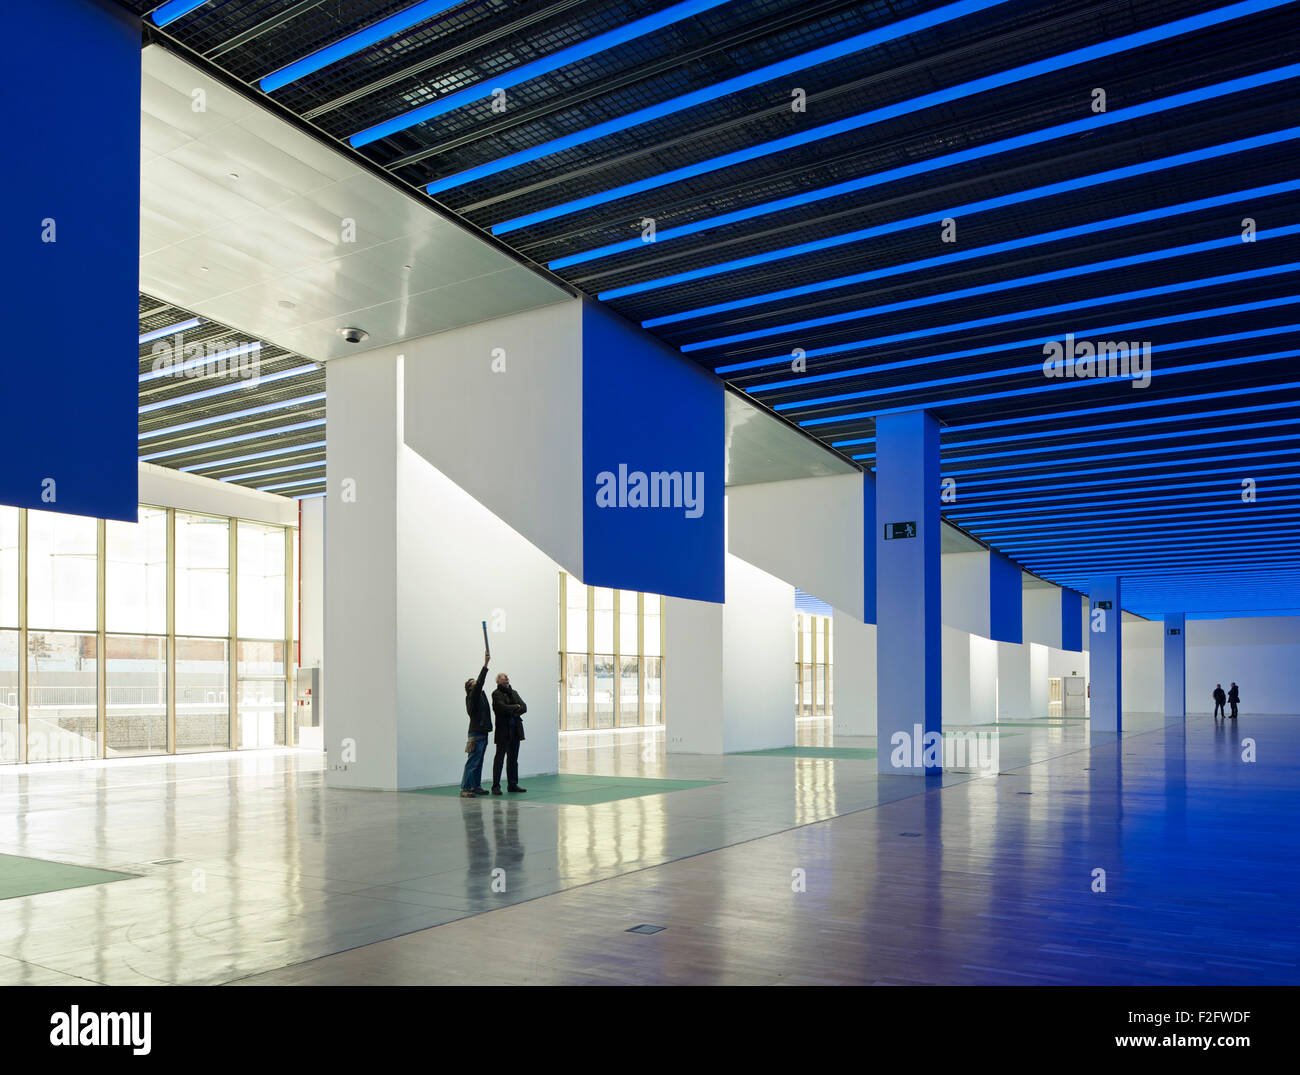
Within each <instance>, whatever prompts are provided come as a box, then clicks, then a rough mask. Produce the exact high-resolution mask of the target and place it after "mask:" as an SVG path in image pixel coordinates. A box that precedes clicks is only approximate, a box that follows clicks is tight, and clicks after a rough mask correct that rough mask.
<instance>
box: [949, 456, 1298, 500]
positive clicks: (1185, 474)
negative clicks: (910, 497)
mask: <svg viewBox="0 0 1300 1075" xmlns="http://www.w3.org/2000/svg"><path fill="white" fill-rule="evenodd" d="M1233 458H1234V457H1233V456H1231V455H1229V454H1227V453H1225V454H1224V455H1223V456H1222V457H1221V458H1218V459H1190V460H1184V461H1183V463H1180V465H1179V468H1178V476H1179V477H1180V478H1193V477H1196V478H1216V477H1222V476H1223V475H1225V474H1227V475H1234V474H1235V475H1240V474H1241V470H1240V468H1238V467H1236V466H1232V467H1210V468H1207V469H1202V470H1197V469H1196V466H1195V465H1196V464H1198V463H1226V462H1229V461H1232V460H1233ZM1236 458H1237V459H1240V460H1248V459H1271V460H1274V461H1275V462H1280V460H1278V459H1277V453H1276V452H1243V453H1242V454H1241V455H1240V456H1237V457H1236ZM1058 464H1059V460H1058ZM1132 469H1134V468H1133V467H1131V466H1129V467H1112V466H1107V467H1106V470H1107V474H1106V477H1104V478H1095V479H1093V480H1091V481H1079V480H1078V478H1077V471H1065V472H1058V473H1056V474H1034V475H1032V476H1030V477H1026V478H1018V477H1016V476H1014V475H1007V476H1005V477H1001V478H990V479H989V480H988V481H980V480H979V479H978V478H965V477H963V478H962V481H961V483H960V485H959V488H960V489H961V491H962V495H963V497H964V498H965V499H968V500H969V499H970V498H971V497H972V496H974V498H975V499H976V500H977V501H978V502H979V503H985V502H986V501H987V500H988V498H990V497H999V496H1002V495H1003V494H1004V493H1005V492H1008V491H1012V492H1020V491H1022V490H1023V491H1029V490H1030V489H1031V488H1032V489H1033V490H1034V491H1039V490H1038V488H1037V487H1036V486H1031V485H1030V483H1031V482H1043V481H1059V482H1062V483H1068V486H1069V488H1070V489H1102V488H1106V489H1109V488H1111V487H1112V486H1117V485H1133V486H1136V485H1138V484H1139V483H1141V482H1149V481H1150V480H1151V475H1150V474H1130V475H1129V476H1128V477H1125V478H1120V477H1116V476H1115V474H1114V472H1115V471H1119V470H1132ZM1146 469H1148V470H1149V469H1150V468H1146ZM1251 476H1252V477H1255V478H1256V480H1257V481H1261V482H1262V481H1264V479H1263V478H1259V477H1257V476H1256V475H1253V474H1252V475H1251ZM1292 476H1294V477H1296V478H1300V472H1296V473H1295V474H1294V475H1291V474H1270V475H1268V479H1269V480H1272V479H1275V478H1288V477H1292ZM944 477H946V478H949V477H954V475H951V474H945V475H944ZM1141 488H1143V489H1161V488H1167V489H1177V488H1180V487H1179V486H1175V485H1168V486H1160V485H1153V486H1141ZM971 490H974V493H973V494H972V492H971ZM1046 491H1048V492H1052V491H1054V490H1046ZM1117 492H1128V490H1117ZM1237 492H1241V485H1240V482H1238V485H1237Z"/></svg>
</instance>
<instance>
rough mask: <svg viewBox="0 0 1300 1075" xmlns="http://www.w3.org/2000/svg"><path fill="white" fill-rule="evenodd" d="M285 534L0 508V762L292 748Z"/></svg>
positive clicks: (158, 518)
mask: <svg viewBox="0 0 1300 1075" xmlns="http://www.w3.org/2000/svg"><path fill="white" fill-rule="evenodd" d="M295 536H296V534H295V532H294V531H293V530H292V528H287V527H284V526H275V525H270V524H266V523H259V522H250V521H247V520H234V519H228V518H224V517H219V516H213V515H202V514H197V513H191V512H185V511H178V510H174V509H167V508H156V507H149V506H144V505H142V506H141V507H140V509H139V514H138V517H137V519H136V521H135V522H120V521H114V520H108V521H104V520H98V519H88V518H83V517H80V516H73V515H61V514H58V513H56V512H46V511H35V510H18V509H14V508H0V764H13V763H15V762H24V761H30V762H39V761H60V760H75V759H90V758H113V757H120V756H130V755H142V754H166V753H186V752H192V751H201V750H204V751H206V750H227V749H230V748H231V747H233V746H250V747H252V746H270V745H276V744H288V743H290V742H292V738H291V736H292V732H291V729H290V728H289V726H288V723H287V721H286V709H287V707H286V700H287V698H288V697H289V693H290V684H291V677H292V662H293V659H294V654H295V650H294V649H293V648H292V643H293V638H292V637H290V636H291V635H296V633H297V618H296V615H291V614H290V611H291V609H292V610H293V611H294V612H296V603H297V570H296V566H294V565H295V563H296V562H295V560H294V559H293V558H292V557H293V556H294V554H295V553H296V542H295V541H293V540H292V538H293V537H295ZM24 571H25V577H24ZM24 587H25V593H26V599H25V600H22V594H23V593H24ZM232 609H234V610H236V613H237V619H234V620H232V617H231V610H232Z"/></svg>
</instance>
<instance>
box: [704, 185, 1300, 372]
mask: <svg viewBox="0 0 1300 1075" xmlns="http://www.w3.org/2000/svg"><path fill="white" fill-rule="evenodd" d="M1277 185H1278V186H1282V185H1283V184H1277ZM1286 185H1287V186H1292V187H1295V188H1297V189H1300V184H1286ZM1066 230H1071V231H1074V230H1075V229H1066ZM1086 230H1087V228H1086V226H1085V227H1084V228H1081V229H1078V231H1079V232H1086ZM1298 234H1300V224H1289V225H1286V226H1285V227H1281V228H1270V229H1268V230H1267V231H1266V232H1265V231H1260V232H1257V236H1258V238H1259V239H1260V240H1261V241H1262V240H1263V239H1265V238H1270V239H1278V238H1282V237H1284V236H1287V235H1298ZM1240 245H1241V235H1240V234H1236V235H1225V236H1221V237H1219V238H1217V239H1206V240H1205V241H1203V242H1199V243H1187V244H1185V245H1183V246H1172V247H1168V248H1167V249H1165V250H1149V251H1146V252H1144V253H1141V254H1128V255H1126V256H1124V257H1119V258H1108V259H1106V260H1105V261H1094V262H1090V263H1089V264H1086V265H1071V266H1069V267H1068V268H1065V269H1053V270H1051V271H1050V272H1040V273H1033V274H1031V275H1030V276H1018V277H1015V278H1014V279H1011V280H995V281H994V282H992V283H988V284H977V285H975V286H973V287H963V288H958V289H957V290H956V291H941V292H939V293H937V294H934V295H922V296H921V297H919V298H915V299H902V300H900V301H898V302H887V303H881V304H879V305H876V306H868V307H863V308H861V309H857V310H846V311H844V312H843V313H838V314H827V315H826V316H823V317H809V318H805V319H804V320H802V321H788V322H786V323H785V324H783V325H771V326H769V327H767V328H760V329H751V330H750V331H749V332H734V333H732V334H731V335H729V336H716V337H714V338H713V339H709V340H698V341H695V342H693V343H684V344H682V346H681V350H682V351H683V353H685V354H690V353H691V352H694V351H707V350H713V349H715V348H718V347H726V346H728V345H730V344H733V343H748V342H750V341H752V340H761V339H764V338H766V337H768V336H781V335H785V334H787V333H792V332H802V331H805V330H807V329H813V328H825V327H827V326H828V325H840V324H843V323H844V322H846V321H862V320H865V319H866V318H869V317H877V316H881V315H883V314H887V313H898V312H899V311H900V310H916V309H920V308H922V307H925V306H939V305H943V304H945V303H950V302H959V301H961V300H962V299H970V298H975V297H977V296H980V295H996V294H998V293H999V292H1002V291H1015V290H1017V289H1019V288H1022V287H1034V286H1036V285H1037V284H1047V283H1053V282H1055V281H1057V280H1071V279H1074V278H1075V277H1078V276H1091V275H1092V274H1094V273H1099V272H1109V271H1111V270H1112V269H1126V268H1130V267H1131V266H1134V265H1147V264H1150V263H1151V262H1153V261H1168V260H1169V259H1171V258H1181V257H1187V256H1189V255H1191V254H1204V253H1207V252H1208V251H1210V250H1223V249H1224V248H1226V247H1238V246H1240ZM1131 294H1138V293H1137V292H1132V293H1131ZM1097 301H1098V300H1095V299H1088V300H1080V302H1082V303H1083V304H1084V305H1096V303H1097ZM1101 301H1106V300H1105V299H1103V300H1101ZM1115 301H1118V302H1123V301H1127V300H1125V299H1117V300H1115ZM1066 305H1071V306H1074V307H1075V308H1078V306H1079V303H1078V302H1076V303H1072V304H1066ZM1043 309H1045V310H1047V311H1048V312H1054V311H1052V309H1051V308H1050V307H1044V308H1043Z"/></svg>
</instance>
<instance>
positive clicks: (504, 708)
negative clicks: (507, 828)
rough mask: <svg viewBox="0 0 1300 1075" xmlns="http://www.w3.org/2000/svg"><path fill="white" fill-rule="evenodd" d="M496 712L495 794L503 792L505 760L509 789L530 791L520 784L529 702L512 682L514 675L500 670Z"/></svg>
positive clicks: (493, 703)
mask: <svg viewBox="0 0 1300 1075" xmlns="http://www.w3.org/2000/svg"><path fill="white" fill-rule="evenodd" d="M492 712H493V713H495V714H496V718H497V734H496V744H497V752H496V754H495V755H494V756H493V758H492V794H493V795H500V794H501V763H502V762H505V765H506V790H507V791H513V792H521V791H527V790H528V789H527V788H521V787H520V786H519V744H520V743H522V742H523V739H524V722H523V715H524V714H525V713H527V712H528V706H526V705H525V704H524V700H523V699H522V698H520V697H519V692H518V691H517V690H515V689H514V687H512V686H510V677H509V676H508V675H506V674H505V673H504V672H498V673H497V689H496V690H494V691H493V692H492Z"/></svg>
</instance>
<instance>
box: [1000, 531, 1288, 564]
mask: <svg viewBox="0 0 1300 1075" xmlns="http://www.w3.org/2000/svg"><path fill="white" fill-rule="evenodd" d="M1210 536H1211V537H1213V536H1215V535H1213V534H1211V535H1210ZM1217 547H1218V546H1216V544H1215V543H1213V542H1207V541H1206V535H1205V534H1189V535H1187V536H1185V537H1182V538H1180V539H1178V540H1172V539H1169V540H1162V541H1160V542H1158V543H1157V544H1151V543H1150V542H1145V541H1144V542H1143V543H1142V549H1143V551H1144V552H1178V551H1185V552H1197V551H1199V550H1202V549H1204V550H1206V551H1213V550H1215V549H1216V548H1217ZM1231 547H1232V548H1234V549H1244V550H1252V549H1253V550H1258V549H1270V550H1277V549H1286V550H1291V549H1294V550H1296V551H1300V539H1294V538H1293V539H1292V540H1290V541H1287V540H1285V539H1271V540H1270V539H1268V538H1259V539H1251V538H1250V537H1249V536H1247V535H1240V534H1234V535H1233V536H1232V542H1231ZM1088 549H1091V550H1095V551H1096V552H1098V553H1106V552H1112V551H1116V550H1123V551H1132V539H1131V538H1129V539H1124V540H1112V539H1110V538H1109V536H1108V535H1097V536H1095V537H1093V538H1092V539H1091V540H1088V539H1084V540H1079V541H1066V542H1055V541H1054V542H1052V544H1051V551H1052V552H1053V553H1055V552H1062V553H1071V554H1074V553H1075V552H1076V550H1088ZM998 550H999V551H1000V552H1003V553H1005V554H1006V555H1008V556H1021V555H1024V556H1030V557H1032V556H1035V555H1040V554H1041V553H1042V552H1043V546H1042V544H1041V543H1035V542H1011V543H1010V544H1001V543H999V545H998ZM1068 558H1069V559H1078V557H1077V556H1076V555H1071V556H1069V557H1068ZM1063 559H1065V557H1063Z"/></svg>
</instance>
